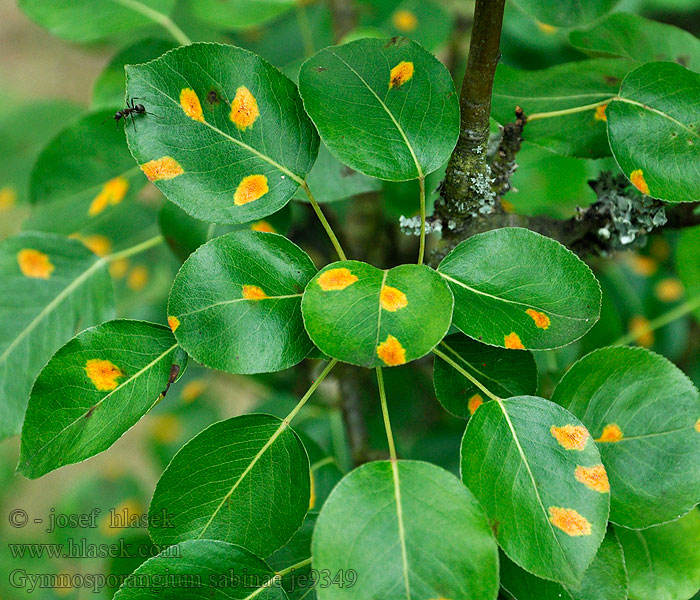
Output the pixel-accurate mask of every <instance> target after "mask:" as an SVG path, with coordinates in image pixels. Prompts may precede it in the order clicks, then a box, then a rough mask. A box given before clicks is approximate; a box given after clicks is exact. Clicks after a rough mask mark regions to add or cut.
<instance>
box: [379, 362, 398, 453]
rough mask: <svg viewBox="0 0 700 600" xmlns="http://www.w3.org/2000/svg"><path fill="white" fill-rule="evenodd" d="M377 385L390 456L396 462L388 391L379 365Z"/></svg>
mask: <svg viewBox="0 0 700 600" xmlns="http://www.w3.org/2000/svg"><path fill="white" fill-rule="evenodd" d="M377 385H378V386H379V400H380V402H381V404H382V417H384V428H385V429H386V439H387V442H389V457H390V458H391V461H392V462H396V446H395V445H394V434H393V433H392V432H391V422H390V421H389V409H388V408H387V406H386V392H385V390H384V375H382V368H381V367H377Z"/></svg>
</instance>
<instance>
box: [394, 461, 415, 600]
mask: <svg viewBox="0 0 700 600" xmlns="http://www.w3.org/2000/svg"><path fill="white" fill-rule="evenodd" d="M391 472H392V477H393V480H394V499H395V500H396V522H397V525H398V528H399V543H400V544H401V562H402V564H403V569H402V570H403V583H404V588H405V589H406V600H411V583H410V580H409V578H408V552H407V550H406V529H405V527H404V524H403V506H402V504H401V479H400V477H399V463H398V461H397V460H395V459H394V460H391Z"/></svg>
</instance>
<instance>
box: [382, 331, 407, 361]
mask: <svg viewBox="0 0 700 600" xmlns="http://www.w3.org/2000/svg"><path fill="white" fill-rule="evenodd" d="M377 356H378V357H379V358H381V359H382V360H383V361H384V364H386V365H388V366H390V367H395V366H396V365H402V364H404V363H405V362H406V349H405V348H404V347H403V346H402V345H401V342H399V340H397V339H396V338H395V337H394V336H393V335H388V336H387V338H386V340H384V341H383V342H382V343H381V344H379V346H377Z"/></svg>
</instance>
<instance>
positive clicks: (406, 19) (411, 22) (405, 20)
mask: <svg viewBox="0 0 700 600" xmlns="http://www.w3.org/2000/svg"><path fill="white" fill-rule="evenodd" d="M391 22H392V23H393V24H394V27H396V29H398V30H399V31H403V32H409V31H414V30H415V29H416V27H418V17H416V15H415V14H413V13H412V12H411V11H410V10H397V11H396V12H395V13H394V14H393V15H391Z"/></svg>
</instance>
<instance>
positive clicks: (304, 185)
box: [300, 181, 347, 260]
mask: <svg viewBox="0 0 700 600" xmlns="http://www.w3.org/2000/svg"><path fill="white" fill-rule="evenodd" d="M300 185H301V187H302V188H303V189H304V192H306V195H307V196H308V198H309V202H311V206H312V207H313V209H314V212H315V213H316V216H317V217H318V220H319V221H321V225H323V228H324V229H325V230H326V233H327V234H328V238H329V239H330V240H331V244H333V247H334V248H335V251H336V253H337V254H338V258H340V260H347V257H346V256H345V252H343V248H342V247H341V245H340V242H339V241H338V238H337V237H336V236H335V233H334V232H333V228H332V227H331V225H330V223H329V222H328V219H326V216H325V215H324V214H323V211H322V210H321V207H320V206H319V205H318V202H316V198H314V196H313V194H312V193H311V190H310V189H309V185H308V184H307V183H306V181H303V182H301V184H300Z"/></svg>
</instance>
